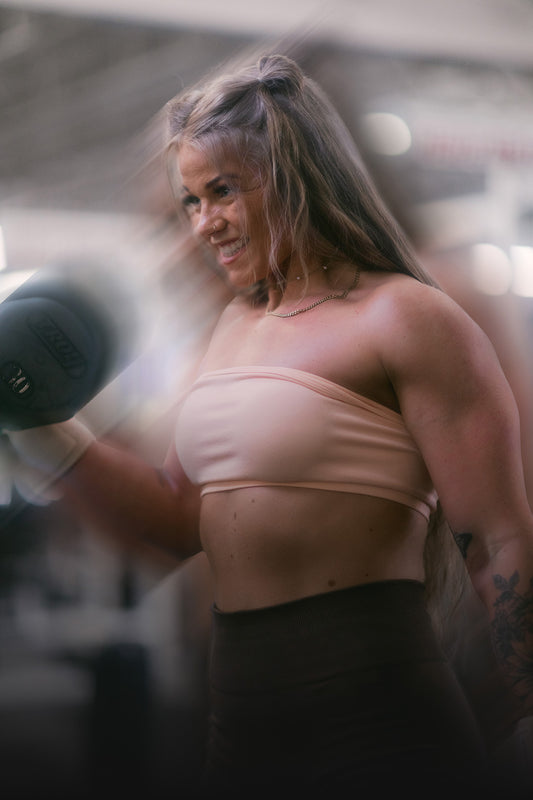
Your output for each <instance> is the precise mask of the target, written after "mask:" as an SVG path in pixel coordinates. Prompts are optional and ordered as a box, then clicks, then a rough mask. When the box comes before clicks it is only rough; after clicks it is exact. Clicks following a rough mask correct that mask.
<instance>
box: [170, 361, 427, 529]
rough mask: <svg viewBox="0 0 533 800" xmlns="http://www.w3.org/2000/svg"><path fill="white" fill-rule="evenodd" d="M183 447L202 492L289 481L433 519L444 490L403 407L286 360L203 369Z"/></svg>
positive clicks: (182, 428) (180, 435)
mask: <svg viewBox="0 0 533 800" xmlns="http://www.w3.org/2000/svg"><path fill="white" fill-rule="evenodd" d="M176 448H177V452H178V456H179V458H180V461H181V463H182V466H183V468H184V470H185V472H186V474H187V476H188V477H189V479H190V480H191V481H192V482H193V483H194V484H197V485H199V486H200V487H201V493H202V495H204V494H207V493H209V492H221V491H226V490H229V489H240V488H246V487H252V486H292V487H305V488H312V489H325V490H331V491H337V492H350V493H354V494H364V495H371V496H374V497H381V498H385V499H387V500H394V501H396V502H398V503H403V504H404V505H407V506H410V507H411V508H414V509H416V510H417V511H419V512H420V513H421V514H423V515H424V516H425V517H426V518H429V515H430V513H431V512H432V511H433V510H434V509H435V507H436V503H437V495H436V492H435V489H434V487H433V485H432V482H431V479H430V476H429V474H428V471H427V469H426V466H425V464H424V461H423V460H422V456H421V454H420V451H419V450H418V448H417V446H416V445H415V443H414V441H413V439H412V437H411V436H410V434H409V432H408V431H407V429H406V427H405V425H404V422H403V419H402V417H401V415H400V414H398V413H396V412H395V411H392V410H391V409H389V408H387V407H385V406H382V405H380V404H379V403H377V402H375V401H373V400H370V399H368V398H366V397H363V396H362V395H359V394H356V393H355V392H352V391H350V390H349V389H346V388H344V387H343V386H340V385H338V384H336V383H333V382H332V381H330V380H327V379H325V378H321V377H319V376H318V375H313V374H311V373H308V372H303V371H302V370H298V369H293V368H289V367H270V366H268V367H255V366H252V367H229V368H226V369H219V370H215V371H213V372H207V373H204V374H203V375H201V376H200V377H199V378H198V379H197V380H196V381H195V383H194V384H193V385H192V387H191V389H190V391H189V392H188V394H187V395H186V397H185V399H184V401H183V404H182V406H181V409H180V413H179V416H178V421H177V427H176Z"/></svg>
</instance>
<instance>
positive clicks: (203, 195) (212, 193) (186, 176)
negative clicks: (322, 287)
mask: <svg viewBox="0 0 533 800" xmlns="http://www.w3.org/2000/svg"><path fill="white" fill-rule="evenodd" d="M178 167H179V172H180V174H181V181H182V192H183V194H182V197H181V202H182V204H183V206H184V208H185V210H186V212H187V214H188V217H189V219H190V221H191V225H192V229H193V232H194V234H195V235H196V236H197V237H199V238H201V239H203V240H205V241H206V242H207V243H208V245H209V246H210V247H211V248H212V250H213V251H214V253H215V254H216V258H217V261H218V263H219V264H220V266H221V267H222V269H223V270H224V271H225V272H226V274H227V277H228V279H229V281H230V283H231V284H232V286H234V288H235V289H246V288H248V287H250V286H251V285H253V284H254V283H256V281H259V280H262V279H264V278H266V277H267V275H268V272H269V269H268V250H269V241H270V240H269V236H268V229H267V224H266V220H265V216H264V212H263V194H262V189H261V185H260V181H259V180H258V179H257V177H254V175H253V174H252V173H251V171H250V170H247V169H246V168H245V167H244V166H243V164H242V163H241V162H240V161H239V160H238V158H237V157H235V158H228V159H227V160H226V161H225V162H224V163H223V164H220V163H219V164H218V165H217V166H214V162H213V161H212V160H210V159H209V158H208V156H207V155H206V154H205V153H203V152H202V151H201V150H200V149H198V148H195V147H193V146H191V145H189V144H183V145H182V146H181V147H180V149H179V151H178Z"/></svg>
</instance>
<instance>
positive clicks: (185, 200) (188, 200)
mask: <svg viewBox="0 0 533 800" xmlns="http://www.w3.org/2000/svg"><path fill="white" fill-rule="evenodd" d="M199 202H200V201H199V200H198V198H197V197H195V196H194V195H193V194H186V195H185V196H184V197H182V199H181V204H182V206H183V208H184V209H185V210H186V211H189V212H190V211H192V210H193V209H194V208H195V207H196V206H197V205H198V203H199Z"/></svg>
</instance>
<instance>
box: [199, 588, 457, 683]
mask: <svg viewBox="0 0 533 800" xmlns="http://www.w3.org/2000/svg"><path fill="white" fill-rule="evenodd" d="M424 591H425V589H424V585H423V584H422V583H420V582H418V581H414V580H391V581H383V582H376V583H368V584H363V585H358V586H355V587H351V588H348V589H340V590H336V591H332V592H327V593H325V594H320V595H313V596H311V597H305V598H302V599H300V600H295V601H291V602H288V603H283V604H281V605H275V606H269V607H267V608H259V609H257V610H251V611H236V612H229V613H225V612H221V611H219V610H218V609H217V608H214V609H213V640H212V658H211V680H212V686H213V688H215V689H216V688H221V689H223V690H224V691H232V690H235V691H237V692H238V693H239V694H242V693H243V692H247V691H253V692H255V691H257V690H258V689H260V687H261V688H262V689H263V690H268V689H274V688H276V687H279V688H281V687H283V686H285V687H288V686H290V685H291V684H301V681H302V678H303V677H304V676H305V679H307V680H313V681H314V680H320V679H321V678H323V677H329V676H331V675H332V674H333V675H335V674H339V673H342V672H343V671H345V670H350V671H352V670H353V669H354V668H356V669H360V670H365V669H368V668H369V667H376V666H379V665H382V664H400V663H409V662H411V661H419V662H420V661H433V660H440V661H442V660H443V654H442V651H441V649H440V647H439V645H438V643H437V640H436V638H435V636H434V634H433V630H432V627H431V621H430V618H429V615H428V613H427V610H426V608H425V603H424ZM273 660H274V661H275V668H274V669H273V667H274V663H273ZM252 665H253V666H252Z"/></svg>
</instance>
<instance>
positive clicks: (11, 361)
mask: <svg viewBox="0 0 533 800" xmlns="http://www.w3.org/2000/svg"><path fill="white" fill-rule="evenodd" d="M137 320H138V314H137V309H136V307H135V303H134V302H133V300H132V297H131V296H130V295H129V293H128V292H127V291H125V287H124V286H123V285H122V286H121V284H120V283H119V282H118V281H117V280H116V279H114V278H111V277H110V276H109V274H108V273H107V272H106V273H104V272H103V271H102V270H101V269H96V268H95V267H94V265H91V267H90V268H89V269H87V268H83V267H81V266H80V267H79V268H77V267H76V266H74V267H73V268H69V269H65V268H62V269H43V270H39V271H38V272H37V273H36V274H35V275H33V276H32V277H31V278H30V279H29V280H27V281H25V282H24V283H23V284H22V285H21V286H19V287H18V288H17V289H16V290H15V291H14V292H12V293H11V294H10V295H9V296H8V297H7V298H6V299H5V300H4V301H3V302H2V303H0V428H3V429H6V430H17V429H19V430H20V429H24V428H32V427H35V426H39V425H48V424H51V423H54V422H62V421H63V420H66V419H68V418H70V417H72V416H73V415H74V414H75V413H76V412H77V411H79V410H80V409H81V408H82V407H83V406H84V405H85V404H86V403H87V402H88V401H89V400H91V399H92V398H93V397H94V396H95V395H96V394H97V393H98V391H99V390H100V389H101V388H103V386H104V385H105V384H106V383H108V382H109V381H110V380H111V379H112V378H113V377H114V376H116V375H117V374H118V373H119V372H120V371H121V370H122V369H123V368H124V367H125V366H126V365H127V363H128V362H129V361H131V359H132V357H133V354H134V349H135V341H136V325H137Z"/></svg>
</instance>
